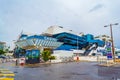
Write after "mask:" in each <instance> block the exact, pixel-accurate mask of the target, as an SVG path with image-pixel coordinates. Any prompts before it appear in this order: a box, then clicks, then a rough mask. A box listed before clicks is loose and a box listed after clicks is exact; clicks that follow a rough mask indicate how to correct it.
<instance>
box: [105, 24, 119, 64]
mask: <svg viewBox="0 0 120 80" xmlns="http://www.w3.org/2000/svg"><path fill="white" fill-rule="evenodd" d="M113 25H118V23H115V24H110V25H105V26H104V27H110V34H111V42H112V56H113V61H114V62H115V49H114V40H113V32H112V26H113Z"/></svg>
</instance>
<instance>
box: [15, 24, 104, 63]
mask: <svg viewBox="0 0 120 80" xmlns="http://www.w3.org/2000/svg"><path fill="white" fill-rule="evenodd" d="M15 44H16V45H17V46H18V47H20V48H23V49H26V53H27V56H28V57H31V55H35V54H37V53H39V54H40V52H42V51H43V50H44V49H45V48H50V49H52V50H82V49H85V52H84V54H83V55H88V54H89V53H90V51H91V50H93V49H96V48H97V47H98V46H100V47H101V46H104V41H102V40H99V39H95V38H94V36H93V35H91V34H87V35H79V34H76V33H74V32H73V31H72V30H66V29H64V28H63V27H61V26H51V27H49V28H48V29H47V30H46V31H45V32H44V33H43V34H41V35H28V34H21V35H20V37H19V39H18V40H17V42H16V43H15ZM93 45H95V46H94V47H93ZM91 47H92V48H91ZM39 54H38V55H37V56H39ZM38 58H39V57H38ZM29 59H32V58H29ZM32 61H33V60H32ZM29 62H30V61H29Z"/></svg>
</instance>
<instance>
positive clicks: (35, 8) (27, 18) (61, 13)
mask: <svg viewBox="0 0 120 80" xmlns="http://www.w3.org/2000/svg"><path fill="white" fill-rule="evenodd" d="M111 23H113V24H114V23H120V0H0V41H4V42H7V44H8V45H10V46H11V45H12V43H13V40H16V39H17V38H18V35H19V34H20V33H21V31H22V30H23V32H30V33H37V34H40V33H42V32H44V31H45V30H46V29H47V28H48V27H49V26H51V25H60V26H63V27H64V28H67V29H72V30H73V31H74V32H77V33H80V32H83V33H85V34H88V33H89V34H93V35H95V36H97V35H102V34H107V35H110V29H109V27H107V28H104V25H107V24H111ZM113 33H114V41H115V42H114V43H115V46H117V47H119V48H120V37H119V36H118V35H120V24H119V25H117V26H113Z"/></svg>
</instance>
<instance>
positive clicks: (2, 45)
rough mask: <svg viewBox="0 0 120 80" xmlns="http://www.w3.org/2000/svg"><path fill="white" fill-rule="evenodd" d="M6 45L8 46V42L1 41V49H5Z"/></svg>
mask: <svg viewBox="0 0 120 80" xmlns="http://www.w3.org/2000/svg"><path fill="white" fill-rule="evenodd" d="M5 46H6V43H5V42H1V41H0V50H4V49H5Z"/></svg>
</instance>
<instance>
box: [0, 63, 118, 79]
mask: <svg viewBox="0 0 120 80" xmlns="http://www.w3.org/2000/svg"><path fill="white" fill-rule="evenodd" d="M3 66H4V68H8V69H10V70H12V71H13V72H14V73H15V74H16V76H15V80H120V79H118V78H120V77H119V75H120V69H119V68H117V67H116V68H113V67H100V66H97V63H93V62H71V63H60V64H35V65H26V66H14V65H13V64H11V63H8V64H2V67H3Z"/></svg>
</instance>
